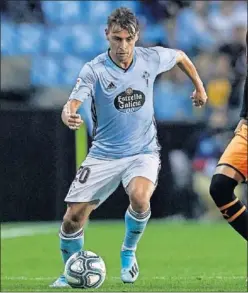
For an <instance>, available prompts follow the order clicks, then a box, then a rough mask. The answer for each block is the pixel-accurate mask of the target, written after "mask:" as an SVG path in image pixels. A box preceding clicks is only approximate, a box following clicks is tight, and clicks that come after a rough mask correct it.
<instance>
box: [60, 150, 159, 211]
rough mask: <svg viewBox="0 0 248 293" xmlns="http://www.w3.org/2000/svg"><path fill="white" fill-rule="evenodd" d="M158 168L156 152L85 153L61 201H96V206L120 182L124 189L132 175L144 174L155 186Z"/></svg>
mask: <svg viewBox="0 0 248 293" xmlns="http://www.w3.org/2000/svg"><path fill="white" fill-rule="evenodd" d="M159 170H160V159H159V156H158V154H139V155H136V156H132V157H127V158H122V159H115V160H100V159H96V158H92V157H89V156H88V157H87V158H86V159H85V161H84V162H83V163H82V165H81V166H80V168H79V169H78V171H77V174H76V177H75V179H74V181H73V182H72V184H71V186H70V189H69V191H68V194H67V196H66V198H65V202H90V201H96V203H97V206H99V205H100V204H102V203H103V202H104V201H105V200H106V199H107V198H108V197H109V196H110V195H111V194H112V193H113V192H114V191H115V190H116V188H117V187H118V186H119V184H120V182H122V184H123V187H124V188H125V189H126V187H127V186H128V184H129V182H130V181H131V180H132V179H133V178H134V177H137V176H142V177H145V178H147V179H149V180H150V181H152V182H153V183H154V185H155V186H156V185H157V180H158V173H159Z"/></svg>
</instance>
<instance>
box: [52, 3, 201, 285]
mask: <svg viewBox="0 0 248 293" xmlns="http://www.w3.org/2000/svg"><path fill="white" fill-rule="evenodd" d="M106 37H107V40H108V41H109V50H108V51H107V52H105V53H103V54H101V55H99V56H97V57H96V58H95V59H94V60H92V61H91V62H88V63H86V65H85V66H84V67H83V68H82V70H81V72H80V74H79V78H78V81H77V84H76V86H75V88H74V90H73V91H72V93H71V95H70V97H69V101H68V102H67V104H66V105H65V106H64V110H63V112H62V120H63V122H64V123H65V125H67V126H68V127H69V128H70V129H74V130H76V129H78V128H79V127H80V125H81V123H82V120H81V118H80V116H79V115H78V114H76V112H77V109H78V108H79V106H80V105H81V103H83V101H84V100H85V99H88V98H90V99H92V103H91V104H92V107H91V110H92V120H93V122H94V129H93V137H94V139H93V142H92V147H91V148H90V151H89V154H88V156H87V158H86V159H85V161H84V162H83V163H82V165H81V167H80V168H79V170H78V172H77V174H76V177H75V180H74V181H73V182H72V185H71V187H70V189H69V192H68V194H67V196H66V198H65V202H66V203H67V211H66V213H65V215H64V218H63V223H62V226H61V229H60V234H59V235H60V249H61V252H62V256H63V260H64V262H66V261H67V259H68V258H69V257H70V256H71V255H72V254H73V253H75V252H77V251H79V250H81V249H83V244H84V240H83V226H84V224H85V222H86V221H87V219H88V217H89V215H90V213H91V212H92V211H93V210H94V209H96V208H97V207H98V206H99V205H100V204H101V203H102V202H103V201H104V200H106V199H107V198H108V197H109V195H110V194H111V193H113V192H114V190H115V189H116V188H117V187H118V185H119V183H120V182H122V184H123V186H124V188H125V190H126V192H127V194H128V196H129V200H130V205H129V207H128V209H127V211H126V214H125V227H126V231H125V237H124V241H123V244H122V248H121V279H122V281H123V282H126V283H133V282H134V281H135V280H136V279H137V277H138V274H139V268H138V264H137V261H136V257H135V251H136V247H137V244H138V242H139V240H140V238H141V236H142V234H143V232H144V230H145V228H146V224H147V222H148V220H149V218H150V215H151V210H150V198H151V196H152V194H153V191H154V189H155V187H156V184H157V178H158V172H159V167H160V159H159V150H160V146H159V145H158V143H157V134H156V127H155V123H154V110H153V84H154V80H155V78H156V76H157V75H158V74H160V73H161V72H165V71H167V70H170V69H171V68H172V67H173V66H175V65H176V64H177V65H178V66H179V67H180V68H181V69H182V70H183V71H184V72H185V73H186V74H187V75H188V76H189V77H190V78H191V80H192V82H193V84H194V86H195V91H194V93H193V96H192V101H193V105H195V106H197V107H201V106H202V105H203V104H205V102H206V100H207V96H206V92H205V89H204V87H203V84H202V81H201V79H200V77H199V75H198V73H197V71H196V69H195V67H194V65H193V64H192V62H191V61H190V60H189V58H188V57H187V56H186V55H185V53H183V52H182V51H178V50H173V49H165V48H162V47H154V48H148V49H146V48H141V47H135V43H136V42H137V40H138V37H139V25H138V20H137V19H136V17H135V15H134V14H133V13H132V11H131V10H129V9H127V8H123V7H122V8H118V9H117V10H115V11H114V12H113V13H112V14H111V15H110V16H109V18H108V23H107V29H106ZM165 99H166V94H165ZM52 286H53V287H64V286H67V283H66V280H65V278H64V276H63V275H62V276H60V277H59V278H58V279H57V280H56V281H55V282H54V283H53V285H52Z"/></svg>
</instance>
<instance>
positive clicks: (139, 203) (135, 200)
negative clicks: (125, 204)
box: [130, 188, 150, 213]
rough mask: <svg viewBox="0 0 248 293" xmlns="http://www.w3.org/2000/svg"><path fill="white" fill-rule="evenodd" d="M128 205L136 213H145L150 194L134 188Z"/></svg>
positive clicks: (148, 204)
mask: <svg viewBox="0 0 248 293" xmlns="http://www.w3.org/2000/svg"><path fill="white" fill-rule="evenodd" d="M130 203H131V206H132V208H133V209H134V210H135V211H136V212H138V213H142V212H145V211H146V210H147V209H148V208H149V206H150V194H148V192H146V191H145V190H143V188H135V189H134V190H133V192H132V194H131V195H130Z"/></svg>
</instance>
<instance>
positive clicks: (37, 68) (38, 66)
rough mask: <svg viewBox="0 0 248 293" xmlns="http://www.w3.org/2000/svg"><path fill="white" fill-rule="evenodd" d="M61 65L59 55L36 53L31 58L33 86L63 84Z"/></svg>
mask: <svg viewBox="0 0 248 293" xmlns="http://www.w3.org/2000/svg"><path fill="white" fill-rule="evenodd" d="M62 70H63V66H62V64H61V60H60V58H59V57H57V58H53V57H50V56H45V55H36V56H33V58H32V66H31V76H30V79H31V83H32V85H35V86H47V87H57V86H61V85H63V79H62Z"/></svg>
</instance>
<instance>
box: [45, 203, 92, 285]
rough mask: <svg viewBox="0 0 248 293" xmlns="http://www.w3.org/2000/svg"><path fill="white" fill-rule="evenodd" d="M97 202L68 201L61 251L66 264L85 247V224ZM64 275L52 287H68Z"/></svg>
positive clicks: (60, 235) (62, 231) (61, 231)
mask: <svg viewBox="0 0 248 293" xmlns="http://www.w3.org/2000/svg"><path fill="white" fill-rule="evenodd" d="M96 204H97V203H96V202H94V201H92V202H89V203H88V202H84V203H68V206H67V211H66V213H65V215H64V217H63V223H62V225H61V228H60V232H59V237H60V251H61V255H62V259H63V262H64V264H65V263H66V262H67V260H68V259H69V258H70V256H72V255H73V254H74V253H76V252H78V251H80V250H82V249H83V246H84V230H83V227H84V224H85V223H86V221H87V219H88V217H89V215H90V213H91V212H92V210H94V209H95V207H96ZM68 286H69V285H68V284H67V281H66V279H65V277H64V275H61V276H60V277H59V278H58V279H57V280H56V281H55V282H53V283H52V284H51V286H50V287H54V288H62V287H68Z"/></svg>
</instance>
